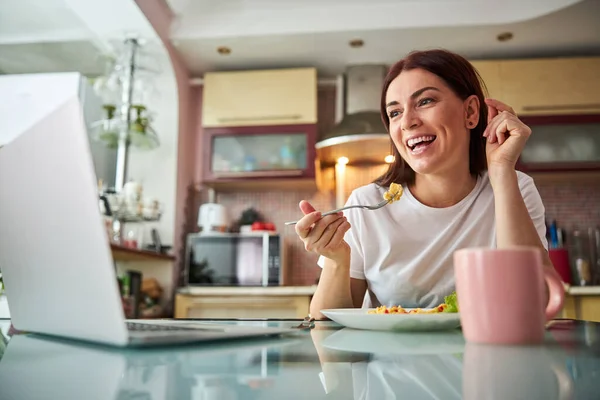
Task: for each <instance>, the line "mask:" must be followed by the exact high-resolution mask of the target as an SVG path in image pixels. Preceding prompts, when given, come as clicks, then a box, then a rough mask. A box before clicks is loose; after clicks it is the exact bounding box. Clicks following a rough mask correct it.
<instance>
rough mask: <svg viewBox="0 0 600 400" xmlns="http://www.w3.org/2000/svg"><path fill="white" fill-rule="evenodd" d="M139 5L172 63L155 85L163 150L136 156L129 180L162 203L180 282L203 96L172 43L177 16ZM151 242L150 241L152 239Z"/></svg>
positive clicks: (157, 1) (156, 1) (146, 0)
mask: <svg viewBox="0 0 600 400" xmlns="http://www.w3.org/2000/svg"><path fill="white" fill-rule="evenodd" d="M136 4H137V5H138V7H139V8H140V10H141V11H142V12H143V13H144V15H145V16H146V17H147V18H148V21H149V22H150V23H151V24H152V26H153V28H154V29H155V30H156V33H157V34H158V36H159V37H160V39H161V41H162V44H163V46H164V48H165V50H166V51H167V53H168V55H169V60H170V65H169V66H168V67H169V68H168V71H167V76H164V77H162V79H166V80H168V82H164V83H163V84H160V83H159V82H155V85H156V87H159V88H161V93H159V94H158V96H157V97H158V98H157V99H156V101H157V102H160V104H162V105H163V107H156V109H157V110H159V111H158V114H159V118H160V122H161V123H160V125H159V121H158V119H157V121H156V124H157V126H156V128H157V130H158V132H159V133H161V146H160V147H159V148H158V149H157V150H155V151H154V152H152V154H145V155H133V156H132V160H131V161H130V165H133V166H134V167H132V170H131V171H130V176H132V177H138V178H140V179H143V180H144V184H145V185H144V188H145V191H146V193H147V194H150V195H153V196H154V197H156V198H158V199H159V200H160V201H161V202H163V206H164V214H163V217H162V218H161V221H160V222H159V223H158V224H156V225H158V226H157V227H158V228H159V232H160V234H161V236H162V237H161V239H162V242H163V244H172V245H173V252H174V254H175V256H176V263H175V264H176V268H175V270H174V271H173V272H172V273H173V278H174V281H175V282H177V279H178V277H179V275H180V273H179V270H178V267H179V266H180V259H181V256H182V254H183V243H184V240H183V239H184V237H185V234H186V233H187V231H188V230H189V229H188V228H187V225H188V224H189V222H190V218H189V215H188V212H189V210H190V201H191V200H193V199H194V192H193V191H192V190H190V188H191V187H192V186H193V183H194V169H195V168H194V161H195V149H196V138H197V137H198V133H197V132H196V129H195V127H196V125H195V118H196V117H195V114H194V110H195V109H196V104H195V101H196V100H197V99H198V97H197V96H193V95H192V88H191V87H190V84H189V79H190V74H189V71H188V69H187V67H186V66H185V64H184V63H183V61H182V59H181V56H180V55H179V53H178V52H177V51H176V50H175V48H174V47H173V44H172V43H171V41H170V40H169V34H170V27H171V23H172V21H173V18H174V16H173V14H172V13H171V10H170V9H169V7H168V5H167V4H166V3H165V1H164V0H143V1H142V0H136ZM163 75H164V74H163ZM159 79H161V78H159ZM161 113H162V115H161ZM161 128H162V129H161ZM136 158H137V159H136ZM134 160H135V161H134ZM150 228H151V226H149V227H148V230H149V229H150ZM146 239H149V236H148V235H146Z"/></svg>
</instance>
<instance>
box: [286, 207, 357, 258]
mask: <svg viewBox="0 0 600 400" xmlns="http://www.w3.org/2000/svg"><path fill="white" fill-rule="evenodd" d="M300 210H301V211H302V213H303V214H304V217H302V219H301V220H300V221H298V223H296V233H297V234H298V237H300V239H301V240H302V242H303V243H304V248H305V249H306V250H307V251H311V252H313V253H317V254H319V255H321V256H323V257H325V258H329V259H330V260H332V261H334V262H336V263H337V264H338V265H339V264H342V263H349V261H350V246H348V243H346V242H345V241H344V234H345V233H346V232H347V231H348V229H350V223H349V222H348V220H347V219H346V217H344V215H343V213H341V212H339V213H337V214H332V215H327V216H325V217H321V213H320V212H319V211H316V210H315V209H314V207H313V206H312V205H311V204H310V203H309V202H308V201H306V200H302V201H301V202H300Z"/></svg>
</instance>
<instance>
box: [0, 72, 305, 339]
mask: <svg viewBox="0 0 600 400" xmlns="http://www.w3.org/2000/svg"><path fill="white" fill-rule="evenodd" d="M4 79H7V78H4ZM43 86H44V85H43V84H37V85H29V87H25V89H23V88H21V89H19V90H29V92H28V93H26V94H28V95H29V96H30V97H31V98H32V99H34V100H35V99H37V101H40V100H41V101H43V102H44V109H45V110H46V112H45V113H44V114H43V115H41V114H39V113H38V114H37V117H36V118H34V119H32V120H31V121H26V122H24V123H23V121H20V123H19V124H15V123H13V124H12V125H11V123H10V121H9V122H8V123H7V124H4V122H3V126H2V127H0V131H2V130H4V132H0V138H1V137H2V134H4V137H9V138H10V140H5V141H4V142H3V143H0V270H2V276H3V278H4V283H5V286H6V295H7V298H8V303H9V307H10V314H11V320H12V324H13V325H14V327H15V328H16V329H18V330H22V331H27V332H34V333H40V334H46V335H53V336H58V337H63V338H70V339H77V340H84V341H90V342H97V343H104V344H109V345H115V346H144V345H157V344H161V345H164V344H171V343H173V344H174V343H183V342H203V341H209V340H210V341H214V340H222V339H233V338H246V337H259V336H272V335H281V334H283V333H291V332H297V331H298V330H297V329H296V328H289V327H288V328H275V327H267V326H263V325H257V326H241V325H229V324H208V323H204V324H203V323H189V322H183V321H180V322H177V321H168V322H167V321H165V322H160V323H154V324H151V323H148V322H143V321H135V320H133V321H132V320H126V319H125V314H124V311H123V307H122V302H121V296H120V293H119V287H118V282H117V276H116V271H115V267H114V260H113V258H112V253H111V250H110V244H109V241H108V238H107V234H106V230H105V227H104V223H103V216H102V214H101V211H100V208H99V205H98V193H97V184H96V174H95V170H94V165H93V160H92V154H91V151H90V143H89V139H88V134H87V132H86V129H85V123H84V119H83V113H82V106H81V101H80V99H79V96H78V94H77V92H76V91H72V94H69V95H64V93H66V92H68V90H67V89H68V88H67V86H63V87H62V90H60V91H46V92H44V90H41V89H40V88H41V87H43ZM0 88H3V87H2V81H0ZM0 92H2V90H0ZM15 93H17V94H16V95H21V94H22V93H21V92H18V91H15ZM5 94H6V91H4V92H3V97H4V98H10V97H11V96H10V95H11V93H8V95H6V96H5ZM48 102H55V103H56V104H55V105H52V107H50V106H49V105H48ZM34 108H35V107H33V106H32V107H29V108H27V109H23V110H22V112H21V111H20V110H14V111H15V112H14V113H13V114H14V115H0V119H1V120H5V118H9V119H10V118H11V117H12V118H21V119H22V118H24V115H27V112H28V111H29V110H32V109H34ZM35 109H36V110H37V111H39V107H38V108H35ZM14 126H20V127H21V131H20V132H8V133H7V132H6V129H9V130H10V128H11V127H14ZM7 127H8V128H7Z"/></svg>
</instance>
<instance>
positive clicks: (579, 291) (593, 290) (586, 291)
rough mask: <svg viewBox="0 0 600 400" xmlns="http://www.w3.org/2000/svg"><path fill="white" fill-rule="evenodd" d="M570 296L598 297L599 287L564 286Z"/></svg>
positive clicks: (599, 293)
mask: <svg viewBox="0 0 600 400" xmlns="http://www.w3.org/2000/svg"><path fill="white" fill-rule="evenodd" d="M565 291H566V293H567V294H570V295H571V296H600V286H567V285H566V286H565Z"/></svg>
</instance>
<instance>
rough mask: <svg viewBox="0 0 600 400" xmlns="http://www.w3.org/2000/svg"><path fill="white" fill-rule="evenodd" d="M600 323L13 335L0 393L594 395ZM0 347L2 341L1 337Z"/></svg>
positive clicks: (414, 397)
mask: <svg viewBox="0 0 600 400" xmlns="http://www.w3.org/2000/svg"><path fill="white" fill-rule="evenodd" d="M599 333H600V324H596V323H584V322H574V321H561V322H558V323H556V324H553V325H552V327H551V328H550V329H548V330H547V332H546V337H545V340H544V343H543V345H540V346H492V345H478V344H473V343H466V342H465V340H464V337H463V335H462V332H461V331H460V330H454V331H446V332H437V333H436V332H431V333H426V332H420V333H395V332H377V331H359V330H353V329H347V328H344V329H342V328H341V327H340V326H338V325H336V324H333V323H331V324H329V323H317V324H316V326H315V328H314V329H312V330H311V331H299V332H298V334H297V335H293V336H290V337H277V338H268V339H253V340H231V341H224V342H219V343H205V344H199V345H186V346H169V347H162V348H145V349H115V348H110V347H105V346H96V345H89V344H83V343H78V342H74V341H67V340H57V339H49V338H46V337H40V336H34V335H19V334H17V335H12V336H11V337H10V338H9V339H10V340H9V341H8V345H5V347H4V348H3V354H2V351H0V357H1V358H0V399H10V400H20V399H27V400H30V399H34V400H35V399H102V400H105V399H119V400H122V399H153V400H154V399H169V400H171V399H198V400H210V399H219V400H238V399H261V400H266V399H286V400H287V399H311V400H316V399H324V398H326V399H373V400H380V399H410V400H418V399H436V400H437V399H444V400H446V399H467V400H472V399H477V400H479V399H486V400H487V399H491V400H496V399H498V400H499V399H502V400H511V399H527V400H535V399H541V400H554V399H596V398H598V393H600V357H599V356H600V339H599V338H600V334H599ZM0 350H1V349H0Z"/></svg>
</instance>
